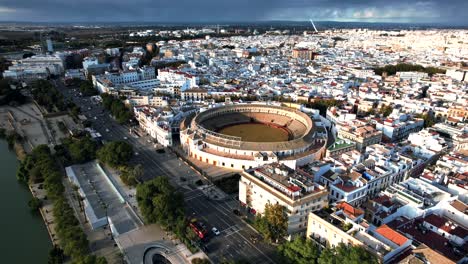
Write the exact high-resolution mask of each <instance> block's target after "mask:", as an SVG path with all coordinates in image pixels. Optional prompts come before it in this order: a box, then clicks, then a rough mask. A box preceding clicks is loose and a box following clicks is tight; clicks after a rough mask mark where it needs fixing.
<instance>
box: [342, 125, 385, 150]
mask: <svg viewBox="0 0 468 264" xmlns="http://www.w3.org/2000/svg"><path fill="white" fill-rule="evenodd" d="M338 137H340V138H342V139H349V140H351V141H353V142H354V143H356V149H357V150H358V151H361V152H363V151H364V150H365V149H366V147H367V146H369V145H372V144H377V143H380V141H381V140H382V132H381V131H378V130H376V129H375V128H373V127H372V126H370V125H366V124H363V123H362V122H358V121H356V122H351V123H350V124H346V125H343V126H341V127H340V128H339V130H338Z"/></svg>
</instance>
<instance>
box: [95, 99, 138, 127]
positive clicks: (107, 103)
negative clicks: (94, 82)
mask: <svg viewBox="0 0 468 264" xmlns="http://www.w3.org/2000/svg"><path fill="white" fill-rule="evenodd" d="M101 98H102V104H103V106H104V108H106V109H107V110H109V111H111V113H112V115H113V116H114V117H115V119H116V120H117V122H119V123H120V124H124V123H127V122H128V121H129V120H130V119H132V118H133V113H132V111H131V109H129V108H128V107H127V106H125V104H124V103H123V102H122V101H121V100H120V99H118V98H115V97H114V96H112V95H109V94H101Z"/></svg>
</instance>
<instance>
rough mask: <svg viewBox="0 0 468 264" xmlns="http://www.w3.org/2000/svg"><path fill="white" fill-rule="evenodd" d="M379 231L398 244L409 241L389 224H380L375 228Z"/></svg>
mask: <svg viewBox="0 0 468 264" xmlns="http://www.w3.org/2000/svg"><path fill="white" fill-rule="evenodd" d="M375 231H376V232H377V233H379V234H380V235H381V236H383V237H385V238H386V239H388V240H390V241H392V242H393V243H395V244H397V245H398V246H401V245H403V244H405V243H406V241H408V239H407V238H406V237H405V236H404V235H402V234H400V233H398V232H397V231H395V230H393V229H392V228H390V227H389V226H388V225H383V226H380V227H379V228H377V229H376V230H375Z"/></svg>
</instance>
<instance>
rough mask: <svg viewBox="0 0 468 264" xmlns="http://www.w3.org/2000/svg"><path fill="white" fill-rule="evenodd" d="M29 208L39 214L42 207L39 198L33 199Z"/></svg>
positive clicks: (29, 203)
mask: <svg viewBox="0 0 468 264" xmlns="http://www.w3.org/2000/svg"><path fill="white" fill-rule="evenodd" d="M28 206H29V208H30V209H31V210H32V211H35V212H37V211H39V209H40V208H41V207H42V201H41V200H40V199H39V198H37V197H33V198H31V200H29V202H28Z"/></svg>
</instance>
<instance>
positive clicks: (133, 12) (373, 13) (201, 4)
mask: <svg viewBox="0 0 468 264" xmlns="http://www.w3.org/2000/svg"><path fill="white" fill-rule="evenodd" d="M467 10H468V3H467V2H466V1H461V0H449V1H434V0H432V1H418V2H407V1H401V0H398V1H393V3H392V4H391V5H389V4H388V2H386V1H381V0H378V1H346V2H343V1H339V0H334V1H320V0H313V1H304V0H293V1H282V0H273V1H267V0H258V1H255V2H254V3H252V2H251V1H247V0H240V1H213V0H202V1H196V2H186V1H180V0H177V1H172V2H170V3H169V2H165V1H159V0H158V1H148V0H136V1H132V2H129V1H108V0H101V1H91V0H83V1H79V2H75V1H70V0H66V1H60V2H56V1H41V2H40V3H38V2H37V1H30V0H27V1H21V2H18V1H13V0H1V1H0V21H15V22H26V21H27V22H62V21H72V22H127V21H134V22H197V21H203V22H239V21H252V22H261V21H272V20H273V21H307V20H309V19H313V20H317V21H338V22H340V21H346V22H377V23H378V22H393V23H443V24H455V25H461V24H463V25H465V24H467V23H468V21H466V19H465V16H464V15H463V14H464V13H466V11H467ZM220 13H223V16H221V17H220V16H219V14H220Z"/></svg>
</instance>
